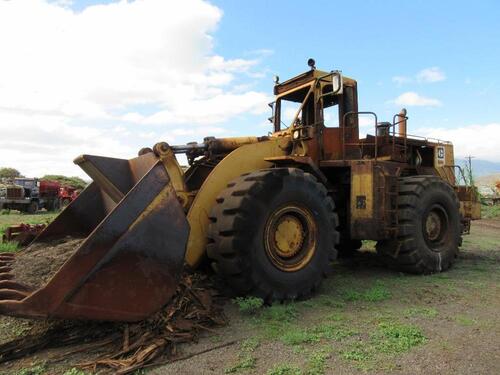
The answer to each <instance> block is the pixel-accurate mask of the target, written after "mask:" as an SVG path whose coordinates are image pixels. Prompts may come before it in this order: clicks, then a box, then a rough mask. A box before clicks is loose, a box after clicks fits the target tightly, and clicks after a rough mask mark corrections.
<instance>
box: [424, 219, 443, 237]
mask: <svg viewBox="0 0 500 375" xmlns="http://www.w3.org/2000/svg"><path fill="white" fill-rule="evenodd" d="M441 227H442V225H441V219H440V217H439V215H438V214H437V213H435V212H430V213H429V216H427V220H426V221H425V230H426V231H427V238H429V240H431V241H435V240H436V239H437V238H438V237H439V234H440V233H441Z"/></svg>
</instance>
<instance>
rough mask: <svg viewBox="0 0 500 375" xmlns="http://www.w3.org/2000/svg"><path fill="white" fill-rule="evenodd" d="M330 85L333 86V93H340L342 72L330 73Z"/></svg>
mask: <svg viewBox="0 0 500 375" xmlns="http://www.w3.org/2000/svg"><path fill="white" fill-rule="evenodd" d="M332 86H333V95H336V94H342V89H343V88H344V87H343V82H342V73H340V72H334V73H333V74H332Z"/></svg>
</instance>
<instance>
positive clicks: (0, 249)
mask: <svg viewBox="0 0 500 375" xmlns="http://www.w3.org/2000/svg"><path fill="white" fill-rule="evenodd" d="M17 248H18V246H17V243H16V242H2V243H0V253H13V252H15V251H16V250H17Z"/></svg>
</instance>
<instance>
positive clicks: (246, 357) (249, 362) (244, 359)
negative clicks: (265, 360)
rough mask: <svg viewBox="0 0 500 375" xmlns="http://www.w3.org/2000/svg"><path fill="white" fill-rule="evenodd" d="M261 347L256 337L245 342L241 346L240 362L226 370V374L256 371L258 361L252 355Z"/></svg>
mask: <svg viewBox="0 0 500 375" xmlns="http://www.w3.org/2000/svg"><path fill="white" fill-rule="evenodd" d="M259 345H260V341H259V339H258V338H256V337H250V338H248V339H246V340H244V341H243V342H242V343H241V345H240V352H239V354H238V361H237V362H236V364H234V365H233V366H231V367H228V368H226V369H225V370H224V373H226V374H234V373H238V372H243V371H246V370H251V369H254V368H255V364H256V362H257V359H256V358H255V357H254V356H253V355H252V353H253V352H254V351H255V349H257V348H258V347H259Z"/></svg>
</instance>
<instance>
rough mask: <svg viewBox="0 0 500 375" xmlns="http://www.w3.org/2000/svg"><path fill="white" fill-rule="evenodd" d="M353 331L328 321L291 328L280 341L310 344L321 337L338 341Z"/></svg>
mask: <svg viewBox="0 0 500 375" xmlns="http://www.w3.org/2000/svg"><path fill="white" fill-rule="evenodd" d="M354 333H355V332H354V331H353V330H350V329H348V328H345V327H342V326H341V325H338V324H335V323H331V322H328V323H323V324H319V325H317V326H313V327H309V328H304V329H298V328H291V329H289V330H288V331H286V332H285V333H284V334H283V336H282V337H281V341H283V343H284V344H286V345H300V344H310V343H315V342H319V341H320V340H321V339H328V340H337V341H340V340H342V339H344V338H346V337H349V336H352V335H353V334H354Z"/></svg>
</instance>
